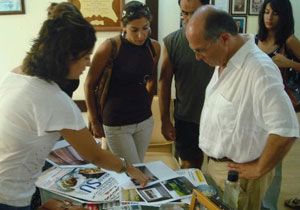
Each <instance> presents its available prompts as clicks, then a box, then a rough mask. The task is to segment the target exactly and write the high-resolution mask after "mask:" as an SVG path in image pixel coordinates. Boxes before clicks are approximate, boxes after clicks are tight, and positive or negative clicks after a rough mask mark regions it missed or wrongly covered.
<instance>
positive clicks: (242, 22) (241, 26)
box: [233, 16, 247, 34]
mask: <svg viewBox="0 0 300 210" xmlns="http://www.w3.org/2000/svg"><path fill="white" fill-rule="evenodd" d="M233 19H234V21H235V23H236V27H237V29H238V32H239V33H242V34H244V33H246V27H247V17H246V16H233Z"/></svg>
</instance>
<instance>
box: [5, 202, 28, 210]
mask: <svg viewBox="0 0 300 210" xmlns="http://www.w3.org/2000/svg"><path fill="white" fill-rule="evenodd" d="M0 210H31V208H30V206H23V207H16V206H8V205H5V204H2V203H0Z"/></svg>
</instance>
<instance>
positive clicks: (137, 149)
mask: <svg viewBox="0 0 300 210" xmlns="http://www.w3.org/2000/svg"><path fill="white" fill-rule="evenodd" d="M151 19H152V15H151V13H150V10H149V8H148V6H146V5H144V4H142V3H141V2H139V1H130V2H129V3H127V4H126V5H125V6H124V9H123V15H122V34H121V35H118V36H116V37H113V38H112V39H113V40H115V43H116V46H117V49H118V50H117V56H116V58H115V60H114V61H113V69H112V76H111V81H110V86H109V91H108V95H107V99H106V102H105V105H104V107H103V112H102V113H97V109H98V107H97V105H96V99H95V89H96V87H97V85H98V80H99V78H100V77H101V75H102V72H103V69H104V67H105V66H106V64H107V62H108V60H109V59H110V57H111V51H112V48H113V47H112V42H111V40H109V39H108V40H106V41H104V42H103V43H102V44H101V45H100V46H99V48H98V49H97V51H96V53H95V56H94V58H93V61H92V65H91V68H90V70H89V72H88V75H87V78H86V81H85V96H86V103H87V107H88V119H89V122H90V124H91V130H92V132H93V134H94V135H95V137H99V138H100V137H104V136H105V137H106V138H107V141H108V145H109V148H110V149H111V151H112V152H113V153H114V154H116V155H118V156H120V157H124V158H125V159H126V160H127V161H128V162H130V163H141V162H143V159H144V155H145V153H146V150H147V147H148V145H149V142H150V139H151V134H152V129H153V119H152V113H151V103H152V98H153V95H154V93H155V90H156V83H157V82H156V80H157V62H158V59H159V55H160V45H159V43H158V42H157V41H155V40H152V39H150V38H149V36H150V32H151V29H150V22H151ZM98 114H100V115H101V119H99V117H98ZM102 126H103V127H102ZM103 128H104V131H103ZM104 132H105V135H104Z"/></svg>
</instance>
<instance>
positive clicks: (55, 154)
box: [47, 140, 93, 168]
mask: <svg viewBox="0 0 300 210" xmlns="http://www.w3.org/2000/svg"><path fill="white" fill-rule="evenodd" d="M47 161H48V162H49V163H51V164H52V165H54V166H57V167H61V168H68V167H93V164H89V163H87V162H86V161H85V160H83V159H82V158H81V157H80V155H79V154H78V153H77V152H76V150H75V149H74V148H73V147H72V146H71V145H70V144H69V143H68V142H67V141H66V140H61V141H58V142H57V143H56V144H55V145H54V147H53V149H52V151H51V152H50V154H49V156H48V158H47Z"/></svg>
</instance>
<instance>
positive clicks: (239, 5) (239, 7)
mask: <svg viewBox="0 0 300 210" xmlns="http://www.w3.org/2000/svg"><path fill="white" fill-rule="evenodd" d="M231 14H233V15H246V14H247V0H232V6H231Z"/></svg>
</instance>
